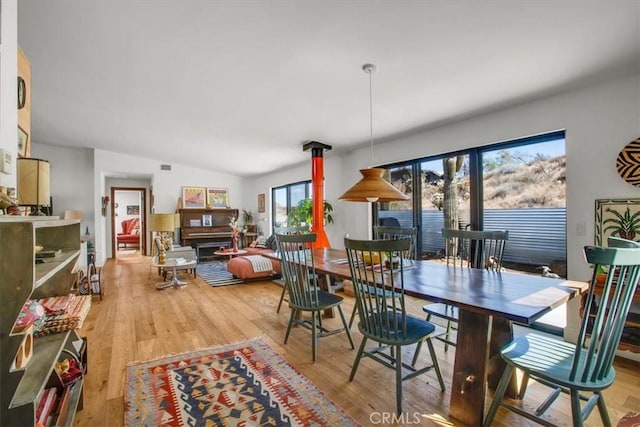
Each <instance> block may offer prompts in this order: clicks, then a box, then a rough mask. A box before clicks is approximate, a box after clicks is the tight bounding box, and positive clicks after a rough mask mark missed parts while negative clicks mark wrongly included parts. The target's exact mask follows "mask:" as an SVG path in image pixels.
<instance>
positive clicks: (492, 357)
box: [487, 317, 526, 399]
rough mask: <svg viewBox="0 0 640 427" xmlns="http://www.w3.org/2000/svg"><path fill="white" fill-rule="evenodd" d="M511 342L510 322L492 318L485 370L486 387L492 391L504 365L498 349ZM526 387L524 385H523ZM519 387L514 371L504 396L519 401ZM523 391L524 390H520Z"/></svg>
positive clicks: (511, 327)
mask: <svg viewBox="0 0 640 427" xmlns="http://www.w3.org/2000/svg"><path fill="white" fill-rule="evenodd" d="M512 340H513V325H512V323H511V321H509V320H507V319H504V318H502V317H494V318H493V321H492V323H491V344H490V347H489V361H488V368H487V385H488V386H489V388H491V389H492V390H495V389H496V387H498V383H499V382H500V378H502V373H503V372H504V368H505V367H506V363H505V362H504V360H502V357H501V356H500V349H501V348H502V347H504V346H505V345H507V344H508V343H510V342H511V341H512ZM523 386H525V387H526V384H523ZM520 389H521V387H520V385H519V384H518V381H517V377H516V374H515V371H514V374H513V376H512V377H511V382H510V383H509V386H508V387H507V391H506V393H505V396H507V397H509V398H512V399H521V398H522V397H521V396H520V395H519V391H520ZM522 390H524V388H522Z"/></svg>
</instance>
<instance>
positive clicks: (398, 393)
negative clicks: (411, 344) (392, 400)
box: [392, 345, 402, 415]
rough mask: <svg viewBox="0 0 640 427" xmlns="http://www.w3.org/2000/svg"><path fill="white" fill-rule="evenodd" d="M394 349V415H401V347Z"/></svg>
mask: <svg viewBox="0 0 640 427" xmlns="http://www.w3.org/2000/svg"><path fill="white" fill-rule="evenodd" d="M393 348H395V353H396V355H395V360H396V414H398V415H400V414H401V413H402V347H400V346H399V345H397V346H395V347H392V349H393Z"/></svg>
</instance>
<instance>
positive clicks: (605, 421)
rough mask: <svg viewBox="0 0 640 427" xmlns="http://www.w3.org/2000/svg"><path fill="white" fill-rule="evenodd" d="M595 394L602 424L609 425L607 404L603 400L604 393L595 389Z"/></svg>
mask: <svg viewBox="0 0 640 427" xmlns="http://www.w3.org/2000/svg"><path fill="white" fill-rule="evenodd" d="M595 394H597V395H598V411H599V412H600V419H601V420H602V425H603V426H605V427H611V419H610V418H609V411H607V404H606V403H605V401H604V395H603V394H602V392H600V391H596V392H595Z"/></svg>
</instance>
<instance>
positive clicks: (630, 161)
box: [616, 138, 640, 187]
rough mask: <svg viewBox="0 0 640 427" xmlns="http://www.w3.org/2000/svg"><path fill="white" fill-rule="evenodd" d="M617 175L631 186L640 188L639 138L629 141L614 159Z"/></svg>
mask: <svg viewBox="0 0 640 427" xmlns="http://www.w3.org/2000/svg"><path fill="white" fill-rule="evenodd" d="M616 169H617V170H618V174H620V176H621V177H622V179H624V180H625V181H627V182H628V183H629V184H631V185H635V186H636V187H640V138H638V139H636V140H634V141H631V142H630V143H628V144H627V145H625V147H624V148H623V149H622V150H621V151H620V153H619V154H618V158H617V159H616Z"/></svg>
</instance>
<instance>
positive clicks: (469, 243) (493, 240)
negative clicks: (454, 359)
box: [414, 228, 509, 360]
mask: <svg viewBox="0 0 640 427" xmlns="http://www.w3.org/2000/svg"><path fill="white" fill-rule="evenodd" d="M442 237H444V241H445V259H446V262H447V265H452V266H457V267H464V268H486V269H488V270H492V271H500V270H501V269H502V257H503V255H504V248H505V244H506V242H507V240H509V232H508V231H473V230H451V229H446V228H443V229H442ZM422 310H423V311H424V312H425V313H426V314H427V320H431V319H432V318H433V317H439V318H442V319H444V321H445V322H446V330H447V332H446V333H445V334H444V335H443V336H440V337H438V338H437V339H438V340H440V341H442V342H444V351H447V350H448V348H449V346H454V347H455V345H456V341H455V337H454V334H455V330H456V324H457V322H458V308H457V307H454V306H452V305H448V304H443V303H431V304H425V305H424V306H423V307H422ZM418 353H419V352H416V356H415V357H417V356H418ZM414 360H415V359H414Z"/></svg>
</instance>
